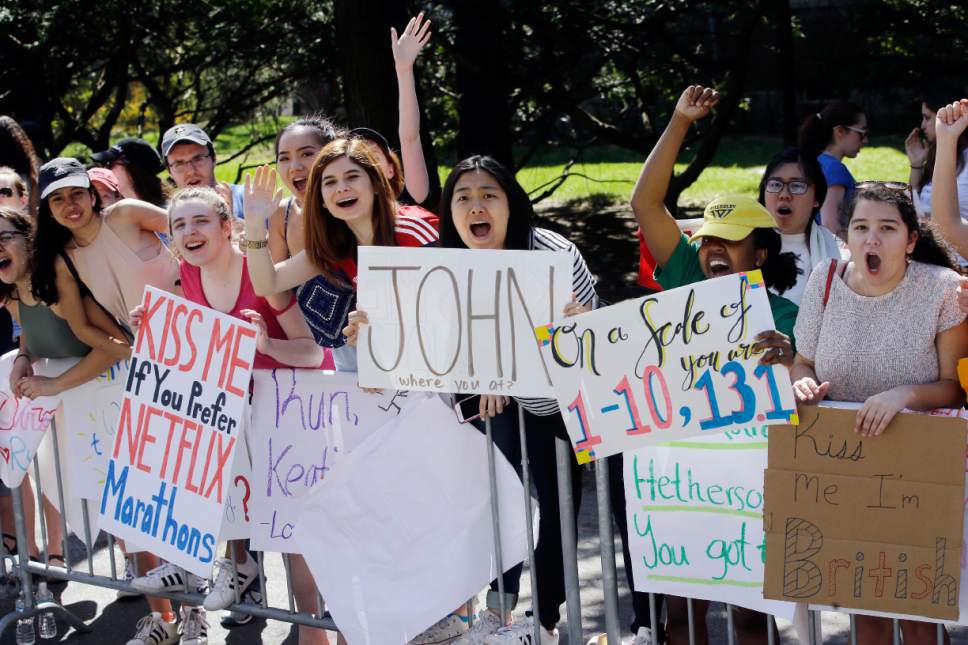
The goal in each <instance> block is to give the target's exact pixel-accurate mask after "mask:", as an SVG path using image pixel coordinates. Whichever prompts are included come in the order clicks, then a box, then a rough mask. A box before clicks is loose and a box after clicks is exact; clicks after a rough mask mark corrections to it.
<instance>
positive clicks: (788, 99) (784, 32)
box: [776, 0, 797, 146]
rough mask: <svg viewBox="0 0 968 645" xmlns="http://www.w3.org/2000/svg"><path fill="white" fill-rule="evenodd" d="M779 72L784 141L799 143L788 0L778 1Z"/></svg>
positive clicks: (791, 18) (791, 144) (790, 16)
mask: <svg viewBox="0 0 968 645" xmlns="http://www.w3.org/2000/svg"><path fill="white" fill-rule="evenodd" d="M776 9H777V11H776V28H777V41H778V42H777V50H778V52H779V56H778V57H777V73H778V74H779V77H780V79H781V83H782V90H783V107H782V114H783V143H784V144H786V145H788V146H795V145H797V75H796V55H795V53H794V51H793V15H792V14H791V12H790V3H789V1H788V0H783V1H782V2H777V3H776Z"/></svg>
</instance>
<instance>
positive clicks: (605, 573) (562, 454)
mask: <svg viewBox="0 0 968 645" xmlns="http://www.w3.org/2000/svg"><path fill="white" fill-rule="evenodd" d="M517 415H518V419H517V420H518V432H519V436H518V441H519V445H520V461H521V464H520V466H521V478H522V484H523V490H524V509H525V513H526V518H525V519H526V521H525V527H526V535H527V541H528V544H527V547H528V549H527V553H528V563H529V565H530V566H529V567H528V568H529V574H530V583H531V585H530V591H531V594H530V595H531V604H532V608H531V611H532V614H533V616H534V620H533V626H534V632H533V634H532V637H533V639H534V640H533V642H535V643H540V642H541V640H540V634H539V629H540V620H539V612H538V608H539V602H538V601H539V594H540V582H541V581H540V580H539V579H538V573H537V570H536V566H535V546H536V545H535V535H534V529H533V524H532V518H533V517H534V508H533V503H532V494H531V493H532V476H531V471H530V456H529V454H528V444H527V440H526V431H527V429H526V421H525V414H524V410H523V408H521V407H520V406H519V407H518V408H517ZM484 426H485V437H486V449H487V452H488V471H489V491H490V496H491V502H492V514H491V517H492V523H493V535H494V561H495V564H496V568H497V570H498V573H499V575H498V576H497V583H498V598H499V603H500V611H501V613H502V615H505V614H506V613H507V612H508V611H509V610H510V608H508V607H507V606H506V599H507V596H506V595H505V593H504V591H505V590H504V583H503V578H502V576H501V575H500V572H502V571H503V570H504V563H503V561H502V549H501V546H502V545H501V543H500V540H501V528H500V513H499V512H498V508H499V504H500V503H501V500H500V499H498V487H497V475H496V463H495V460H496V455H495V443H494V438H493V436H492V429H491V422H490V420H487V421H486V422H485V424H484ZM49 432H50V435H51V447H52V453H53V454H52V458H53V460H54V468H53V473H54V481H55V486H56V490H57V510H58V511H59V516H60V517H59V520H58V521H59V523H60V528H61V530H62V535H63V542H62V544H61V545H60V547H61V552H62V553H63V555H64V558H65V560H64V566H63V567H58V566H53V565H52V564H51V561H50V553H51V549H50V546H51V545H50V544H49V541H48V536H49V530H48V529H49V527H48V525H47V518H46V515H45V513H44V503H43V500H44V488H43V483H42V477H41V465H40V463H39V462H40V457H39V456H36V457H35V459H34V463H33V468H34V475H35V477H34V480H33V481H34V484H35V487H36V489H35V491H34V503H35V505H36V517H37V521H38V522H39V527H38V528H39V529H40V535H41V546H42V551H43V554H44V556H43V559H42V560H41V561H32V560H30V558H29V557H27V555H26V554H28V543H29V541H28V537H27V522H26V513H25V507H24V500H23V490H22V489H23V484H22V485H21V486H18V487H15V488H13V489H12V490H11V498H12V510H13V518H14V524H15V526H14V530H15V535H16V541H17V551H18V554H19V555H18V557H17V558H16V563H15V564H14V560H13V558H12V556H10V555H8V556H5V557H3V558H0V574H2V575H3V576H4V578H5V579H7V578H9V577H10V576H13V577H15V578H16V581H17V583H18V585H19V590H18V591H17V593H18V594H19V596H20V597H21V598H22V600H23V609H15V610H14V611H12V612H10V613H8V614H7V615H6V616H3V617H2V618H0V634H3V633H4V631H5V630H6V628H7V627H9V626H10V625H13V624H15V623H16V622H17V621H18V620H20V619H21V618H31V617H33V616H35V615H38V614H40V613H43V612H47V611H51V612H53V613H54V614H55V615H56V616H57V617H58V618H59V619H60V620H62V621H64V622H65V623H67V624H68V625H70V626H71V627H73V628H74V629H75V630H77V631H80V632H86V631H90V630H91V627H90V626H89V625H87V624H86V623H85V622H84V621H83V620H81V619H80V618H78V617H77V616H75V615H74V614H73V613H72V612H71V611H69V610H68V609H66V608H65V607H64V606H63V605H61V604H60V603H59V602H57V601H56V600H55V601H48V602H41V603H38V602H36V600H35V598H34V593H33V586H32V578H33V576H44V577H46V578H48V579H55V580H66V581H70V582H74V583H79V584H85V585H92V586H97V587H102V588H106V589H114V590H119V591H128V592H131V593H134V594H140V593H141V592H140V591H138V590H136V589H135V588H134V587H133V586H132V585H131V584H129V583H127V582H125V580H124V579H123V578H121V577H119V570H120V569H119V567H118V563H117V556H116V552H115V548H114V547H115V539H114V537H113V536H111V535H110V534H106V535H107V554H108V568H109V572H108V573H99V572H96V571H95V569H96V567H95V560H94V556H95V552H96V549H95V543H96V542H95V538H96V536H95V535H92V530H91V520H90V509H89V502H88V501H87V500H83V501H82V503H81V511H82V513H81V514H82V519H83V526H82V533H83V536H79V537H82V539H83V542H84V547H85V556H86V557H85V560H86V561H85V562H84V566H83V568H84V569H86V571H84V570H81V569H80V568H78V567H76V566H75V565H74V564H73V563H72V562H71V557H70V550H69V548H68V547H69V544H68V536H69V533H68V524H67V512H66V511H67V509H66V504H65V494H64V493H65V491H64V480H63V475H62V472H63V471H62V461H61V452H60V446H59V441H58V436H57V429H56V423H55V422H53V421H52V424H51V428H50V430H49ZM574 458H575V457H574V453H573V451H572V450H571V447H570V445H569V444H568V442H567V441H565V440H563V439H560V438H559V439H556V440H555V472H556V474H557V484H558V485H557V493H558V494H557V502H558V507H559V515H560V536H561V546H562V568H563V574H564V583H565V584H564V587H565V598H566V599H565V605H566V619H567V631H568V643H569V644H570V645H584V643H585V634H584V630H583V625H582V609H581V606H582V605H581V584H580V579H579V574H578V560H579V554H578V540H577V538H576V531H577V521H576V520H577V518H576V516H575V512H574V503H573V502H574V500H573V493H572V490H573V488H572V475H571V465H572V460H574ZM589 468H590V469H592V470H594V473H595V489H596V503H597V520H598V522H597V525H598V538H599V544H600V557H601V571H602V574H601V582H602V592H603V596H604V623H605V634H606V636H607V642H608V643H612V644H615V643H622V641H623V639H622V627H621V620H620V617H619V589H618V587H619V584H618V574H617V565H616V553H615V548H614V531H613V525H612V508H611V507H612V504H611V498H610V486H609V471H608V469H609V464H608V460H607V459H600V460H598V461H596V462H594V464H592V465H591V466H589ZM4 529H5V527H3V526H0V532H3V530H4ZM33 537H34V536H31V539H33ZM538 537H539V539H540V536H538ZM229 553H230V559H231V560H232V562H233V564H235V551H234V549H229ZM289 557H290V556H289V555H287V554H282V562H283V567H284V571H285V578H286V597H287V604H288V607H273V606H270V605H269V594H268V593H267V591H268V590H267V588H266V584H267V583H266V575H265V563H264V558H263V554H262V553H257V554H256V561H257V564H258V575H259V581H260V583H261V585H262V590H263V593H262V600H261V602H260V603H259V604H254V603H242V602H241V599H240V598H239V596H238V594H239V592H238V589H239V585H238V584H236V585H235V589H236V602H235V603H234V604H232V605H231V606H230V607H229V608H228V609H229V610H231V611H236V612H240V613H244V614H249V615H252V616H255V617H259V618H265V619H272V620H278V621H281V622H286V623H291V624H295V625H304V626H307V627H315V628H320V629H326V630H330V631H338V629H337V626H336V625H335V623H334V621H333V620H332V618H331V617H330V616H329V615H328V613H327V612H326V611H325V603H324V601H323V598H322V597H321V596H319V594H318V593H317V602H318V613H316V614H310V613H306V612H300V611H298V608H297V606H296V601H295V593H294V590H293V581H292V569H291V564H290V561H289ZM132 562H133V563H134V566H135V567H137V558H132ZM122 573H123V571H122ZM138 573H140V572H138V571H137V570H136V571H135V575H138ZM236 582H238V581H236ZM630 591H631V590H630ZM152 595H154V596H158V597H163V598H169V599H171V600H177V601H179V602H182V603H187V604H189V605H200V604H201V603H202V601H203V600H204V595H203V594H202V593H199V592H192V591H188V590H186V591H184V592H171V593H156V594H152ZM660 598H661V596H660V595H658V594H653V593H650V594H649V622H650V625H651V628H652V630H653V634H656V633H657V630H658V627H659V625H660V620H661V618H662V616H661V607H660ZM687 612H688V642H689V645H697V637H696V631H697V630H696V625H697V624H698V621H704V620H706V617H705V616H701V615H698V612H695V611H694V607H693V601H692V599H687ZM725 613H726V640H727V643H729V644H730V645H732V644H733V643H736V642H737V639H736V634H735V625H734V620H733V614H732V606H731V605H729V604H725ZM820 613H821V612H820V611H819V610H810V611H809V612H808V622H809V625H810V628H809V630H808V634H809V635H808V640H809V643H810V645H821V643H822V642H823V640H822V638H818V632H819V630H818V629H817V628H816V627H817V626H818V621H819V620H820ZM849 620H850V627H849V633H848V642H849V643H851V645H856V643H857V626H856V621H855V619H854V616H853V615H850V618H849ZM892 633H893V643H894V645H900V644H901V642H902V639H901V629H900V622H899V621H898V620H896V619H895V620H894V621H893V628H892ZM766 638H767V642H768V643H769V644H770V645H774V643H776V642H777V638H776V623H775V620H774V619H773V617H772V616H770V617H768V620H767V629H766ZM944 642H945V632H944V628H943V626H942V625H941V624H938V625H937V627H936V643H937V645H943V643H944Z"/></svg>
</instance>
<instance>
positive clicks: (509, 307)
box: [357, 246, 572, 396]
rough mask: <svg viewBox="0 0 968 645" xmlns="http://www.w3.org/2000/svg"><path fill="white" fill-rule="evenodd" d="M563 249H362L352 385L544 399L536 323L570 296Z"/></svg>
mask: <svg viewBox="0 0 968 645" xmlns="http://www.w3.org/2000/svg"><path fill="white" fill-rule="evenodd" d="M571 278H572V276H571V259H570V256H569V255H568V254H567V253H565V252H564V251H554V252H552V251H490V250H468V249H428V248H420V249H412V248H396V247H394V248H388V247H375V246H361V247H360V249H359V279H358V284H359V290H358V294H359V295H358V299H359V300H358V306H359V308H360V309H362V310H364V311H366V313H367V315H368V317H369V321H370V324H369V325H367V326H366V327H364V330H363V333H362V334H361V337H360V341H359V345H358V347H357V360H358V363H359V369H360V385H362V386H364V387H380V388H390V389H396V390H427V391H432V392H453V393H464V392H474V393H481V394H507V395H514V396H551V395H552V386H551V379H550V377H549V375H548V369H549V367H550V366H549V365H547V361H548V359H547V358H546V357H545V356H542V354H541V352H540V351H539V349H538V346H537V343H536V342H535V338H534V331H533V330H534V327H535V325H540V324H543V323H545V322H547V321H549V320H553V319H556V318H558V317H559V316H560V315H561V312H562V311H563V310H564V307H565V304H566V303H567V302H568V301H569V300H570V299H571Z"/></svg>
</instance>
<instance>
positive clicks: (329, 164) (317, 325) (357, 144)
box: [242, 139, 437, 372]
mask: <svg viewBox="0 0 968 645" xmlns="http://www.w3.org/2000/svg"><path fill="white" fill-rule="evenodd" d="M275 182H276V177H275V172H274V171H273V170H272V169H271V168H269V167H268V166H263V167H261V168H259V169H257V170H256V172H255V177H254V179H253V181H252V182H251V183H250V186H249V188H248V189H247V193H246V212H245V240H243V241H242V246H243V247H244V248H246V249H248V252H247V261H248V264H247V266H248V271H249V275H250V276H251V278H252V285H253V287H254V288H255V292H256V293H257V294H259V295H262V296H269V295H272V294H276V293H280V292H282V291H287V290H289V289H294V288H297V287H300V285H304V284H306V283H307V282H311V281H312V282H311V284H310V285H309V286H308V287H307V288H308V289H309V292H308V293H306V294H304V295H300V297H299V306H300V309H301V310H302V311H303V315H304V316H305V317H306V321H307V323H308V324H309V326H310V328H311V329H312V331H313V337H314V338H315V339H316V342H317V343H318V344H320V345H322V346H324V347H330V348H332V350H333V359H334V361H335V363H336V368H337V369H338V370H342V371H352V372H355V371H356V351H355V349H354V348H351V347H347V346H346V344H345V343H346V338H345V337H344V336H343V333H342V330H343V327H345V326H346V317H347V315H348V314H349V312H350V311H352V310H353V309H354V308H355V302H356V249H357V247H359V246H370V245H373V246H426V245H427V244H430V243H432V242H436V241H437V231H436V230H435V229H434V228H433V227H432V226H431V225H430V224H429V223H428V222H426V221H424V220H421V219H419V218H414V217H409V216H406V215H399V214H396V212H395V211H394V209H393V203H394V202H393V195H392V192H391V189H390V184H389V183H388V181H387V179H386V177H385V176H384V175H383V173H382V172H381V171H380V167H379V166H378V165H377V164H376V162H375V161H374V160H373V158H372V156H371V155H370V154H369V153H368V152H367V149H366V144H365V143H363V142H362V141H360V140H357V139H337V140H336V141H333V142H331V143H329V144H327V145H326V146H325V147H324V148H323V149H322V150H321V151H320V153H319V156H318V157H316V161H315V162H314V163H313V166H312V168H311V169H310V172H309V183H308V185H307V188H306V200H305V204H304V211H303V213H304V214H303V219H304V223H303V229H304V245H305V249H304V250H302V251H300V252H299V253H297V254H296V255H294V256H293V257H291V258H289V259H287V260H283V261H282V262H279V263H277V264H273V262H272V257H271V254H270V253H269V249H268V238H267V234H266V225H265V222H266V220H267V219H268V217H269V216H270V215H271V214H272V212H273V210H274V209H275V208H276V205H277V204H278V203H279V201H280V200H281V198H282V192H281V191H279V192H276V189H275ZM317 276H318V277H319V278H320V279H319V280H317V281H313V278H316V277H317Z"/></svg>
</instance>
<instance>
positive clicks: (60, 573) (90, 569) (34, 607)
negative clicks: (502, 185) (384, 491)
mask: <svg viewBox="0 0 968 645" xmlns="http://www.w3.org/2000/svg"><path fill="white" fill-rule="evenodd" d="M48 432H49V433H50V438H51V442H52V448H53V458H54V476H55V480H56V486H57V491H58V493H60V494H59V495H58V498H59V499H58V504H57V507H58V508H57V510H58V511H59V513H60V523H61V529H62V530H63V536H64V538H63V543H62V544H61V545H60V546H61V549H62V553H63V555H64V566H63V567H57V566H51V563H50V557H49V554H50V553H51V550H50V548H48V547H49V546H51V545H49V544H48V530H47V529H48V527H47V520H46V516H45V515H44V507H43V500H44V493H43V484H42V481H41V474H40V473H41V470H40V463H39V462H40V456H39V455H37V456H35V457H34V473H35V478H34V483H35V486H36V490H35V491H34V499H35V503H36V506H37V518H38V521H39V524H40V534H41V545H40V546H41V549H42V551H43V552H44V557H43V561H41V562H35V561H31V560H30V558H29V557H27V553H28V546H27V545H28V539H27V523H26V515H25V512H24V504H23V497H22V495H23V491H22V488H23V484H21V486H18V487H16V488H13V489H11V497H12V506H13V517H14V524H15V529H16V536H17V553H18V556H17V563H16V564H15V565H13V566H12V567H10V568H9V569H8V568H7V560H6V558H4V564H3V571H4V572H6V571H8V570H9V571H10V572H11V573H13V572H15V573H16V577H17V580H18V581H19V586H20V589H19V591H18V594H19V596H20V597H21V598H22V599H23V605H24V609H23V610H22V611H18V610H16V609H15V610H14V611H12V612H10V613H8V614H7V615H6V616H3V618H0V635H2V634H3V633H4V631H5V630H6V629H7V628H8V627H9V626H10V625H12V624H15V623H16V622H17V621H18V620H20V619H21V618H31V617H33V616H35V615H38V614H40V613H43V612H46V611H52V612H54V614H55V616H56V617H57V618H59V619H61V620H63V621H64V622H65V623H67V624H68V625H70V626H71V627H73V628H74V629H75V630H77V631H79V632H88V631H90V630H91V627H90V626H89V625H87V624H86V623H85V622H84V621H83V620H81V619H80V618H78V617H77V616H75V615H74V614H73V613H71V612H70V611H69V610H67V609H66V608H64V607H63V606H62V605H61V604H60V603H58V602H56V601H51V602H43V603H37V602H35V599H34V590H33V585H32V583H33V576H35V575H39V576H45V577H47V578H50V579H56V580H67V581H71V582H76V583H80V584H86V585H92V586H97V587H103V588H106V589H115V590H118V591H128V592H131V593H134V594H137V595H140V594H141V592H140V591H138V590H136V589H134V587H132V586H131V585H130V584H129V583H127V582H125V581H124V579H123V578H119V577H118V565H117V560H116V554H115V551H114V546H115V540H114V538H113V537H112V536H111V535H110V534H107V551H108V557H109V567H110V573H109V574H107V575H105V574H102V573H97V572H95V566H94V553H95V548H94V545H95V540H94V537H95V536H92V535H91V524H90V515H89V509H88V502H87V500H84V501H83V502H82V516H83V536H79V537H83V541H84V547H85V549H86V560H87V562H86V567H85V568H86V569H87V571H80V570H78V569H77V568H75V567H74V566H73V564H72V563H71V558H70V552H69V549H68V546H69V545H68V536H69V533H68V530H67V515H66V505H65V501H64V482H63V477H62V469H61V460H60V447H59V445H58V436H57V427H56V422H55V421H52V422H51V427H50V429H49V430H48ZM2 528H3V527H0V530H2ZM32 537H33V536H32ZM55 552H56V551H55ZM229 553H230V554H231V555H230V557H231V559H232V560H233V562H234V560H235V554H234V550H233V549H229ZM132 561H133V562H134V563H137V559H136V558H133V560H132ZM11 562H12V558H11ZM283 563H284V568H285V571H286V584H287V592H288V601H289V602H288V604H289V608H288V609H284V608H280V607H270V606H269V603H268V594H267V593H265V592H266V586H265V585H266V576H265V568H264V562H263V558H262V554H261V553H260V554H259V555H258V556H257V564H258V567H259V580H260V582H261V583H262V589H263V594H262V602H261V603H260V604H253V603H241V602H239V598H238V588H239V585H238V584H236V585H235V589H236V602H235V604H233V605H231V606H230V607H229V608H228V609H229V610H231V611H237V612H241V613H245V614H249V615H252V616H255V617H258V618H266V619H271V620H278V621H281V622H287V623H292V624H296V625H305V626H308V627H317V628H320V629H326V630H330V631H338V630H337V628H336V625H335V623H334V622H333V620H332V618H331V617H329V615H328V614H326V612H325V605H324V604H323V602H322V598H318V602H319V613H318V614H308V613H301V612H298V611H296V607H295V599H294V598H295V597H294V594H293V589H292V580H291V578H290V569H289V561H288V557H287V556H285V555H284V556H283ZM122 573H123V570H122ZM135 573H136V575H137V573H138V572H137V571H136V572H135ZM236 583H238V580H236ZM151 595H153V596H158V597H162V598H168V599H170V600H177V601H179V602H181V603H185V604H189V605H201V604H202V601H203V600H204V595H203V594H201V593H197V592H194V591H192V592H189V591H187V590H186V591H184V592H174V593H157V594H151ZM133 628H134V625H132V629H133Z"/></svg>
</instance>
